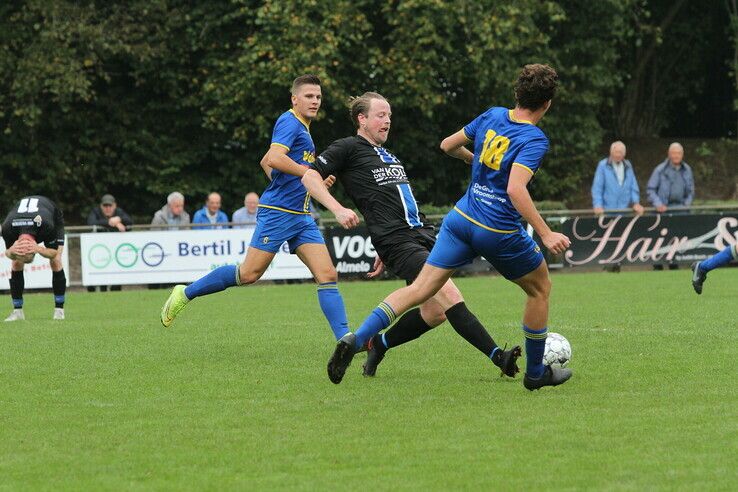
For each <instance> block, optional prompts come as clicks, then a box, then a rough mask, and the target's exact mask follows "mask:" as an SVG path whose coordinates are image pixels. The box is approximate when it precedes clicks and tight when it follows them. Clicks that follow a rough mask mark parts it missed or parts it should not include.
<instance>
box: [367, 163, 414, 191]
mask: <svg viewBox="0 0 738 492" xmlns="http://www.w3.org/2000/svg"><path fill="white" fill-rule="evenodd" d="M372 174H373V175H374V181H376V183H377V184H378V185H380V186H384V185H396V184H403V183H407V173H405V168H403V167H402V166H400V165H392V166H387V167H378V168H375V169H372Z"/></svg>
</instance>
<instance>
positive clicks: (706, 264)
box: [700, 245, 738, 273]
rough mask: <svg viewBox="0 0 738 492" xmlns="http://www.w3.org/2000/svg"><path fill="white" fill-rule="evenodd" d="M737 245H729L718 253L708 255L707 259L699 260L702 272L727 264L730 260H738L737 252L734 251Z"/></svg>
mask: <svg viewBox="0 0 738 492" xmlns="http://www.w3.org/2000/svg"><path fill="white" fill-rule="evenodd" d="M736 248H738V246H735V245H731V246H728V247H727V248H725V249H724V250H722V251H721V252H719V253H718V254H716V255H714V256H711V257H709V258H708V259H706V260H704V261H701V262H700V270H702V271H703V272H704V273H707V272H709V271H710V270H714V269H716V268H718V267H721V266H723V265H727V264H728V263H730V262H731V261H732V260H734V259H735V260H738V252H736Z"/></svg>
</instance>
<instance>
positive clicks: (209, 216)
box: [192, 192, 228, 229]
mask: <svg viewBox="0 0 738 492" xmlns="http://www.w3.org/2000/svg"><path fill="white" fill-rule="evenodd" d="M227 222H228V216H227V215H226V214H225V212H223V211H222V210H221V209H220V194H218V193H216V192H212V193H210V194H209V195H208V199H207V201H206V202H205V206H204V207H202V208H201V209H200V210H198V211H197V212H195V216H194V217H193V219H192V223H193V224H208V225H207V226H199V227H194V226H193V227H192V228H193V229H227V228H228V226H223V225H216V224H223V223H227Z"/></svg>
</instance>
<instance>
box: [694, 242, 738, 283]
mask: <svg viewBox="0 0 738 492" xmlns="http://www.w3.org/2000/svg"><path fill="white" fill-rule="evenodd" d="M734 260H735V261H738V244H731V245H730V246H728V247H727V248H725V249H723V250H722V251H720V252H719V253H718V254H716V255H713V256H711V257H709V258H708V259H706V260H702V261H698V262H697V263H694V264H693V265H692V287H693V288H694V291H695V292H696V293H698V294H702V285H703V284H704V283H705V280H707V272H709V271H711V270H714V269H716V268H719V267H721V266H725V265H727V264H728V263H730V262H731V261H734Z"/></svg>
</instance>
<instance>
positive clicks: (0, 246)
mask: <svg viewBox="0 0 738 492" xmlns="http://www.w3.org/2000/svg"><path fill="white" fill-rule="evenodd" d="M65 242H66V241H65ZM42 244H43V243H42ZM12 264H13V262H12V261H10V260H9V259H8V257H7V256H5V241H2V240H0V290H10V269H11V268H10V267H11V265H12ZM62 265H64V271H65V272H66V276H67V285H69V253H68V252H67V247H66V246H65V247H64V250H63V251H62ZM23 280H24V282H25V288H26V289H50V288H51V265H49V260H48V259H46V258H44V257H43V256H41V255H36V257H35V258H34V259H33V263H29V264H27V265H26V267H25V268H24V269H23Z"/></svg>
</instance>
